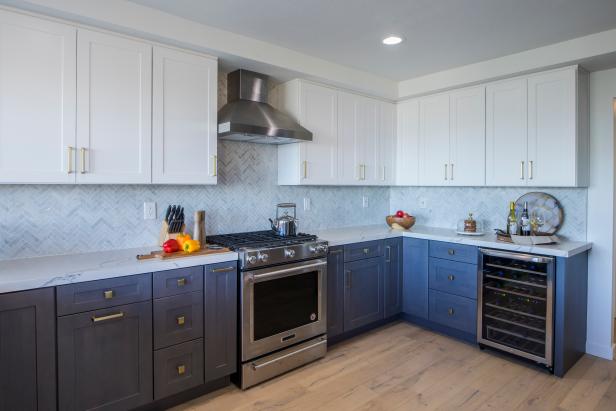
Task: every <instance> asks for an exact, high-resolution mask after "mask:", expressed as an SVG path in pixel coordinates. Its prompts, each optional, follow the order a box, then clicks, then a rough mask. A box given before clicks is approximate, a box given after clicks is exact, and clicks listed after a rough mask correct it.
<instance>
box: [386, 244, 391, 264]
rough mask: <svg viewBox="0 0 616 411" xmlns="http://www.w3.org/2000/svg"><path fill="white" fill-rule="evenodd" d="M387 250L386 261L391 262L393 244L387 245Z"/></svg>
mask: <svg viewBox="0 0 616 411" xmlns="http://www.w3.org/2000/svg"><path fill="white" fill-rule="evenodd" d="M385 250H386V251H387V252H386V253H385V262H386V263H390V262H391V246H389V245H388V246H386V247H385Z"/></svg>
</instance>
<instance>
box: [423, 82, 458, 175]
mask: <svg viewBox="0 0 616 411" xmlns="http://www.w3.org/2000/svg"><path fill="white" fill-rule="evenodd" d="M450 171H451V169H450V165H449V94H446V93H443V94H437V95H433V96H429V97H423V98H420V99H419V184H421V185H424V186H439V185H445V184H448V183H449V178H450V177H449V176H450V174H449V173H450Z"/></svg>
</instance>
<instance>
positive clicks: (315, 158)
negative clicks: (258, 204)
mask: <svg viewBox="0 0 616 411" xmlns="http://www.w3.org/2000/svg"><path fill="white" fill-rule="evenodd" d="M274 94H275V98H274V100H276V101H275V105H276V106H277V108H278V109H280V110H282V111H284V112H287V113H289V114H290V115H291V116H293V117H294V118H295V119H296V120H297V121H299V123H300V124H301V125H302V127H305V128H306V129H308V130H309V131H311V132H312V141H311V142H305V143H293V144H283V145H279V146H278V184H281V185H330V184H336V183H337V180H338V111H337V110H338V108H337V107H338V93H337V91H336V90H334V89H332V88H329V87H325V86H320V85H317V84H314V83H310V82H306V81H302V80H293V81H290V82H287V83H284V84H281V85H280V86H278V87H277V88H276V90H275V91H274Z"/></svg>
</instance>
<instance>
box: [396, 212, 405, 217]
mask: <svg viewBox="0 0 616 411" xmlns="http://www.w3.org/2000/svg"><path fill="white" fill-rule="evenodd" d="M404 214H405V213H404V211H402V210H398V211H396V217H399V218H402V217H404Z"/></svg>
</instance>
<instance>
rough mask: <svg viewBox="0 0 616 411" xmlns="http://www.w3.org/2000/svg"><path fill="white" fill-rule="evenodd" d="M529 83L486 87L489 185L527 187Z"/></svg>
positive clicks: (513, 82) (487, 172)
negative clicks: (527, 94)
mask: <svg viewBox="0 0 616 411" xmlns="http://www.w3.org/2000/svg"><path fill="white" fill-rule="evenodd" d="M526 107H527V102H526V79H513V80H507V81H502V82H498V83H492V84H488V85H487V86H486V184H487V185H489V186H519V185H525V184H526V172H525V166H526V157H527V138H526V137H527V135H526Z"/></svg>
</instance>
